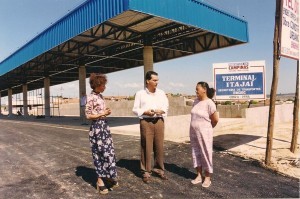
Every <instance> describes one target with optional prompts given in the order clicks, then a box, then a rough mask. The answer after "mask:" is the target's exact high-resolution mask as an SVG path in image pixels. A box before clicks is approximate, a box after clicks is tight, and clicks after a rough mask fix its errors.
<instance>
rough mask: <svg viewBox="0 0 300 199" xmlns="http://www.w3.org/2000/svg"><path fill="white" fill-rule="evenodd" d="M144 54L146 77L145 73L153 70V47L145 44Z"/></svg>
mask: <svg viewBox="0 0 300 199" xmlns="http://www.w3.org/2000/svg"><path fill="white" fill-rule="evenodd" d="M143 56H144V78H145V75H146V73H147V72H148V71H153V47H152V46H144V51H143ZM144 82H145V79H144ZM145 86H146V85H145Z"/></svg>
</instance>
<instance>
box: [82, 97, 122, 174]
mask: <svg viewBox="0 0 300 199" xmlns="http://www.w3.org/2000/svg"><path fill="white" fill-rule="evenodd" d="M105 108H106V107H105V101H104V99H103V97H102V95H101V94H100V93H99V94H97V93H95V92H94V91H92V93H91V94H90V95H88V96H87V104H86V109H85V114H86V115H95V114H101V113H103V112H104V110H105ZM89 140H90V146H91V149H92V156H93V160H94V165H95V169H96V173H97V175H98V177H99V178H100V177H101V178H102V177H103V178H116V177H117V170H116V156H115V149H114V145H113V139H112V136H111V133H110V130H109V126H108V124H107V120H106V119H97V120H93V121H92V123H91V126H90V131H89Z"/></svg>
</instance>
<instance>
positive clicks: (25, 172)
mask: <svg viewBox="0 0 300 199" xmlns="http://www.w3.org/2000/svg"><path fill="white" fill-rule="evenodd" d="M115 125H116V124H113V122H112V124H111V126H115ZM88 128H89V127H88V126H80V125H73V126H72V125H71V124H70V125H68V126H62V125H55V124H48V123H47V122H43V120H40V121H39V122H30V121H18V120H14V119H5V118H1V119H0V162H1V164H0V198H3V199H4V198H5V199H6V198H15V199H18V198H37V199H44V198H45V199H46V198H47V199H52V198H53V199H56V198H64V199H69V198H70V199H74V198H123V199H124V198H153V199H154V198H299V179H295V178H290V177H286V176H282V175H279V174H277V173H274V172H272V171H270V170H266V169H264V168H262V167H260V166H259V164H258V163H257V162H254V161H249V160H245V159H242V158H240V157H234V156H232V155H230V154H227V153H224V152H222V151H218V150H217V149H215V151H214V154H213V160H214V174H213V178H212V186H211V187H209V188H202V187H201V186H200V185H192V184H191V183H190V180H191V179H193V178H194V177H195V171H194V169H193V168H192V159H191V149H190V145H189V144H188V143H174V142H165V167H166V174H167V175H168V177H169V180H168V181H162V180H161V179H160V178H157V177H155V176H153V177H152V182H151V183H150V184H144V183H143V182H142V180H141V178H140V177H141V176H140V173H139V137H136V136H128V135H126V136H125V135H117V134H113V139H114V145H115V148H116V156H117V166H118V175H119V183H120V187H118V188H116V189H115V190H113V191H110V192H109V193H108V195H105V196H103V195H99V194H98V193H97V191H96V188H95V184H96V180H97V176H96V173H95V169H94V167H93V164H92V156H91V152H90V147H89V141H88Z"/></svg>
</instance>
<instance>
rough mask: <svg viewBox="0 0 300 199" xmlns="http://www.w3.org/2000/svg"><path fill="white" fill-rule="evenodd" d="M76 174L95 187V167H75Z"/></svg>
mask: <svg viewBox="0 0 300 199" xmlns="http://www.w3.org/2000/svg"><path fill="white" fill-rule="evenodd" d="M75 174H76V176H81V177H82V179H83V180H84V181H85V182H87V183H89V184H90V185H92V186H93V187H94V188H96V183H97V174H96V170H95V169H91V168H88V167H85V166H78V167H76V172H75Z"/></svg>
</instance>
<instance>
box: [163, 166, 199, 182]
mask: <svg viewBox="0 0 300 199" xmlns="http://www.w3.org/2000/svg"><path fill="white" fill-rule="evenodd" d="M165 169H166V170H167V171H169V172H171V173H174V174H176V175H178V176H181V177H183V178H186V179H194V178H195V177H196V174H195V173H193V172H191V171H190V170H188V169H187V168H184V167H179V166H177V165H176V164H169V163H165Z"/></svg>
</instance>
